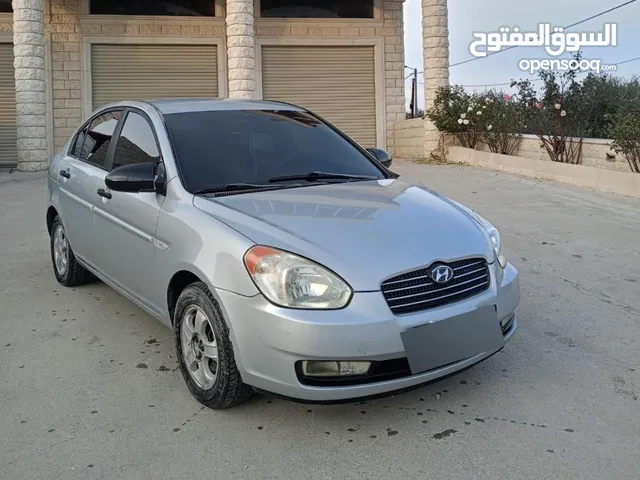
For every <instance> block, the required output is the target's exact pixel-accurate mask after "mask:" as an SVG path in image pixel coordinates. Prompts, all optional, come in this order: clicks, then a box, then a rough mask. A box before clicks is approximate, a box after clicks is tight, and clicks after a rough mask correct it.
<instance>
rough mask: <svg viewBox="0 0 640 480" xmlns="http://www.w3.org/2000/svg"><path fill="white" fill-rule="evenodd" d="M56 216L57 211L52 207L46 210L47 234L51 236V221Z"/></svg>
mask: <svg viewBox="0 0 640 480" xmlns="http://www.w3.org/2000/svg"><path fill="white" fill-rule="evenodd" d="M57 216H58V210H56V207H54V206H53V205H52V206H50V207H49V208H47V217H46V218H47V232H48V233H49V235H51V226H52V225H53V220H54V219H55V218H56V217H57Z"/></svg>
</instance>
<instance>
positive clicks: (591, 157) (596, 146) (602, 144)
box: [481, 135, 630, 172]
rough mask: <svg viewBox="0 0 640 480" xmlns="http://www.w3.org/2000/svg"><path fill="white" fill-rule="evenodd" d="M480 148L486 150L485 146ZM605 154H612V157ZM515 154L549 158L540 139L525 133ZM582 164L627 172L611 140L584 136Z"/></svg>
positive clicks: (627, 169) (622, 159) (542, 158)
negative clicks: (612, 148) (612, 147)
mask: <svg viewBox="0 0 640 480" xmlns="http://www.w3.org/2000/svg"><path fill="white" fill-rule="evenodd" d="M481 149H482V150H488V149H487V148H486V147H485V146H483V148H481ZM607 154H610V155H612V156H613V158H612V159H610V158H608V157H607ZM516 155H518V156H520V157H526V158H534V159H536V160H549V155H547V152H546V150H545V149H544V148H540V140H538V138H537V137H535V136H533V135H525V136H524V138H523V139H522V142H521V143H520V146H519V148H518V151H517V152H516ZM582 165H587V166H591V167H600V168H606V169H609V170H618V171H621V172H629V171H630V168H629V164H628V163H627V161H626V160H625V158H624V157H623V156H622V155H617V154H616V153H615V152H614V151H613V150H611V140H602V139H596V138H586V139H585V140H584V142H583V145H582Z"/></svg>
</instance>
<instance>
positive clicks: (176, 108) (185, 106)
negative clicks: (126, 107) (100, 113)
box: [130, 98, 304, 114]
mask: <svg viewBox="0 0 640 480" xmlns="http://www.w3.org/2000/svg"><path fill="white" fill-rule="evenodd" d="M134 103H138V102H130V104H132V106H133V104H134ZM143 103H148V104H151V105H153V106H154V107H155V108H156V109H158V110H159V111H160V113H162V114H170V113H187V112H208V111H225V110H226V111H228V110H288V111H302V110H304V109H303V108H301V107H298V106H296V105H292V104H289V103H283V102H271V101H266V100H236V99H230V98H165V99H158V100H150V101H147V102H143Z"/></svg>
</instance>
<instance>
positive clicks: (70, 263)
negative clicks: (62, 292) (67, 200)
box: [49, 216, 94, 287]
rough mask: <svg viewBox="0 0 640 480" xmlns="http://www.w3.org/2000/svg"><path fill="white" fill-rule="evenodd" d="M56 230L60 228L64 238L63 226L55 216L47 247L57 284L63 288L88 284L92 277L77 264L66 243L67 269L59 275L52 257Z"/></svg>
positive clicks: (69, 246)
mask: <svg viewBox="0 0 640 480" xmlns="http://www.w3.org/2000/svg"><path fill="white" fill-rule="evenodd" d="M58 228H62V230H63V232H64V234H65V236H66V230H65V228H64V224H63V223H62V220H61V219H60V217H59V216H56V217H55V218H54V219H53V222H52V223H51V235H50V242H49V247H50V250H51V264H52V265H53V273H54V274H55V276H56V280H58V283H60V284H62V285H64V286H65V287H77V286H79V285H84V284H85V283H88V282H90V281H91V280H92V279H93V278H94V277H93V275H92V274H91V272H89V271H88V270H87V269H85V268H84V267H83V266H82V265H80V264H79V263H78V260H77V259H76V256H75V254H74V253H73V250H72V249H71V245H69V243H68V241H67V268H66V270H65V271H64V272H62V273H60V271H59V270H58V267H57V266H56V261H55V257H54V237H55V235H54V234H55V232H56V230H57V229H58Z"/></svg>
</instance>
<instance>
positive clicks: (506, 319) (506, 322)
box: [500, 313, 515, 329]
mask: <svg viewBox="0 0 640 480" xmlns="http://www.w3.org/2000/svg"><path fill="white" fill-rule="evenodd" d="M514 316H515V314H514V313H510V314H509V315H507V316H506V317H503V318H502V320H500V327H502V328H503V329H504V328H505V327H506V326H507V325H509V322H511V320H513V317H514Z"/></svg>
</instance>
